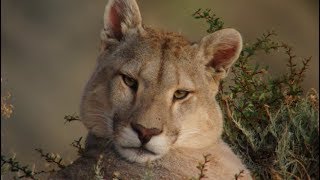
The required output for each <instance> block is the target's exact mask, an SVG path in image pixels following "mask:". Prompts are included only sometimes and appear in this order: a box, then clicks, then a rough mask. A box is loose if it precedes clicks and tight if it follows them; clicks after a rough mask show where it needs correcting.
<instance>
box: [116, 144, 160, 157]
mask: <svg viewBox="0 0 320 180" xmlns="http://www.w3.org/2000/svg"><path fill="white" fill-rule="evenodd" d="M122 148H124V149H128V150H131V151H134V152H135V153H136V154H138V155H154V156H157V155H158V154H157V153H155V152H153V151H150V150H148V149H147V148H145V147H144V146H140V147H122Z"/></svg>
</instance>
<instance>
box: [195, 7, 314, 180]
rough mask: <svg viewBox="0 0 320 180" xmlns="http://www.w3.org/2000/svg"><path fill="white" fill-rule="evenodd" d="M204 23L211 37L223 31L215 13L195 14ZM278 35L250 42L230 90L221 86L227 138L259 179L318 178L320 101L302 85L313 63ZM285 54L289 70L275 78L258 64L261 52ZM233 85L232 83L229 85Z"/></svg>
mask: <svg viewBox="0 0 320 180" xmlns="http://www.w3.org/2000/svg"><path fill="white" fill-rule="evenodd" d="M193 16H194V17H195V18H197V19H205V21H206V22H207V23H208V24H209V27H208V30H207V32H208V33H212V32H214V31H216V30H219V29H221V28H223V22H222V21H221V20H220V19H219V18H216V15H215V14H213V13H211V12H210V10H204V11H202V10H201V9H199V10H198V11H196V12H195V13H194V15H193ZM275 37H276V34H275V32H274V31H269V32H267V33H264V34H263V35H262V37H261V38H257V40H256V42H254V43H245V45H244V48H243V50H242V52H241V55H240V57H239V60H238V61H237V62H236V63H235V66H234V67H233V69H232V70H231V75H232V76H231V77H232V79H231V85H229V86H228V87H227V88H226V85H225V84H224V83H221V87H220V90H221V91H220V92H219V94H218V96H217V99H218V101H219V102H220V105H221V108H222V111H223V113H224V117H225V123H224V134H223V139H224V140H225V141H226V142H228V143H229V144H230V145H231V147H232V148H233V150H234V151H235V152H236V153H237V154H238V155H240V156H241V157H242V159H243V160H244V162H245V163H246V165H247V166H248V168H249V169H250V170H251V171H252V173H253V176H254V177H255V178H256V179H314V178H316V179H319V139H318V136H319V126H318V123H319V116H318V115H319V111H318V110H319V100H318V94H317V92H316V91H315V90H314V89H311V90H309V91H308V92H307V93H306V94H307V95H306V96H304V95H303V94H304V93H303V89H302V87H301V82H302V81H303V78H304V75H305V72H306V70H307V67H308V63H309V62H310V60H311V57H310V58H302V59H301V63H300V64H299V63H297V62H296V61H297V57H296V56H295V55H294V54H293V51H292V48H291V47H289V46H288V45H287V44H285V43H280V42H278V41H276V40H274V39H275ZM279 52H280V53H281V52H282V53H284V54H285V55H286V56H287V69H288V71H287V72H285V73H284V74H282V75H280V76H279V77H276V78H272V77H271V76H270V75H269V74H268V71H267V70H268V68H267V67H260V66H259V65H253V63H252V60H253V59H254V58H255V57H256V55H257V54H259V53H265V54H270V53H279ZM228 81H229V80H228Z"/></svg>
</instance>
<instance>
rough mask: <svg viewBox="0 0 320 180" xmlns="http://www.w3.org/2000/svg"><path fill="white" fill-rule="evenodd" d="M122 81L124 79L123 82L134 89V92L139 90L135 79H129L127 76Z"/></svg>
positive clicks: (123, 76)
mask: <svg viewBox="0 0 320 180" xmlns="http://www.w3.org/2000/svg"><path fill="white" fill-rule="evenodd" d="M122 79H123V82H124V83H125V84H126V85H127V86H128V87H130V88H131V89H133V90H137V88H138V82H137V81H136V80H135V79H133V78H131V77H129V76H126V75H122Z"/></svg>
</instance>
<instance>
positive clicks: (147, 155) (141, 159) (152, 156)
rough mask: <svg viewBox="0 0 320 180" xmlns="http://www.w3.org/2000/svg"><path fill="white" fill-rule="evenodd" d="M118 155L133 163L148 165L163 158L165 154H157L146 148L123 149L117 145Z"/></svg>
mask: <svg viewBox="0 0 320 180" xmlns="http://www.w3.org/2000/svg"><path fill="white" fill-rule="evenodd" d="M115 147H116V150H117V151H118V153H119V154H120V155H121V156H122V157H123V158H125V159H127V160H128V161H131V162H137V163H146V162H150V161H153V160H156V159H159V158H161V157H162V156H163V155H164V154H165V153H156V152H153V151H151V150H149V149H147V148H144V147H121V146H119V145H115Z"/></svg>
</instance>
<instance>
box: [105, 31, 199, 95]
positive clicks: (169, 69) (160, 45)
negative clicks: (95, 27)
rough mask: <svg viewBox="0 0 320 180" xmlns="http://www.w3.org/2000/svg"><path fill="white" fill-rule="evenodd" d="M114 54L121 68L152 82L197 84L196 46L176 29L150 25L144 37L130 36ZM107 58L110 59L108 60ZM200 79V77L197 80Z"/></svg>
mask: <svg viewBox="0 0 320 180" xmlns="http://www.w3.org/2000/svg"><path fill="white" fill-rule="evenodd" d="M130 38H131V39H127V43H126V45H123V47H122V48H121V50H119V51H117V52H116V53H117V54H115V55H114V57H116V59H114V61H121V62H122V63H121V66H118V71H120V73H123V74H127V75H129V76H131V77H133V78H136V79H139V80H142V81H145V82H146V83H147V84H149V85H153V86H154V85H158V86H161V87H163V86H164V85H165V86H173V85H174V86H177V85H178V86H183V87H185V88H190V89H192V88H194V82H193V79H199V77H198V76H199V75H200V73H199V68H201V67H202V66H200V65H199V64H198V63H195V62H196V61H195V60H194V59H195V58H196V57H195V56H196V52H195V48H194V46H192V44H191V43H190V42H189V41H188V40H186V39H185V38H184V37H182V36H181V35H179V34H176V33H169V32H164V31H156V30H152V29H147V30H146V33H145V34H144V35H142V36H141V37H130ZM107 61H108V60H107ZM198 81H199V80H198Z"/></svg>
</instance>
